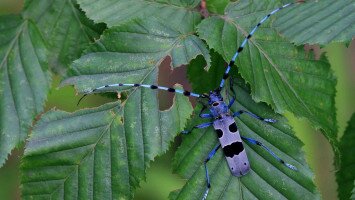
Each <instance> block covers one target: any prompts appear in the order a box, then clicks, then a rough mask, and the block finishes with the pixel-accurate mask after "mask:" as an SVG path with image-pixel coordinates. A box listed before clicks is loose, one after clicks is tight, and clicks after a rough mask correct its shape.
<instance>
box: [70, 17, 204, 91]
mask: <svg viewBox="0 0 355 200" xmlns="http://www.w3.org/2000/svg"><path fill="white" fill-rule="evenodd" d="M182 27H183V26H182ZM122 41H124V42H122ZM89 51H94V52H93V53H88V54H87V55H85V56H82V57H81V58H80V59H78V60H76V61H75V62H74V64H73V67H72V70H71V75H72V77H70V78H68V79H66V80H65V81H64V82H63V84H75V86H76V87H77V89H78V90H79V91H80V92H85V91H88V90H90V89H93V88H96V87H99V86H102V85H107V84H113V83H145V84H154V83H156V79H157V73H158V66H159V65H160V63H161V62H162V60H163V59H164V58H165V57H166V56H170V57H171V60H172V66H173V67H178V66H181V65H183V64H187V63H188V62H189V61H190V60H192V59H193V58H195V57H196V56H197V55H204V57H205V59H206V60H208V63H209V60H210V57H209V54H208V50H207V48H206V46H205V44H204V43H203V42H202V41H201V40H200V39H199V38H198V37H196V36H195V35H192V34H191V33H190V32H186V33H184V32H179V31H178V30H176V29H173V27H169V26H168V25H164V24H162V23H161V22H160V21H159V20H149V21H142V20H134V21H132V22H131V23H129V24H126V25H122V26H119V27H113V28H111V29H108V30H107V31H106V32H105V33H104V35H103V36H102V38H101V39H100V40H99V41H97V42H96V44H95V45H93V46H92V47H91V48H90V50H89ZM208 66H209V65H208ZM147 77H150V78H149V79H150V80H149V81H146V79H147ZM114 89H115V90H117V88H114Z"/></svg>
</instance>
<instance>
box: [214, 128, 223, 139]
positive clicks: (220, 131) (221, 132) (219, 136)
mask: <svg viewBox="0 0 355 200" xmlns="http://www.w3.org/2000/svg"><path fill="white" fill-rule="evenodd" d="M216 133H217V136H218V138H221V137H222V136H223V131H222V130H221V129H216Z"/></svg>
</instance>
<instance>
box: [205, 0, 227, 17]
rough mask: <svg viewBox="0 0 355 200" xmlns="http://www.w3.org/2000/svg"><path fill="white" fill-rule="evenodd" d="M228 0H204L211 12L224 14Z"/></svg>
mask: <svg viewBox="0 0 355 200" xmlns="http://www.w3.org/2000/svg"><path fill="white" fill-rule="evenodd" d="M228 3H229V0H206V4H207V9H208V11H209V12H211V13H218V14H222V15H223V14H224V9H225V8H226V6H227V4H228Z"/></svg>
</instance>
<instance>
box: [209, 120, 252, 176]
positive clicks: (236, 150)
mask: <svg viewBox="0 0 355 200" xmlns="http://www.w3.org/2000/svg"><path fill="white" fill-rule="evenodd" d="M213 127H214V129H215V130H216V133H217V136H218V139H219V142H220V143H221V146H222V148H223V152H224V155H225V156H226V159H227V162H228V165H229V169H230V170H231V172H232V174H233V175H234V176H238V177H240V176H243V175H245V174H247V173H248V172H249V170H250V164H249V160H248V157H247V154H246V152H245V149H244V146H243V143H242V139H241V137H240V134H239V130H238V128H237V125H236V123H235V120H234V118H233V117H231V116H224V117H222V118H221V119H218V120H215V121H214V122H213Z"/></svg>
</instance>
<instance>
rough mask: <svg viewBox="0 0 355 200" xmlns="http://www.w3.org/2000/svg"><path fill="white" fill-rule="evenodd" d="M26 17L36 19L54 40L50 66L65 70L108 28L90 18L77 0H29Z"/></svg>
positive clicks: (49, 42)
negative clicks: (78, 4) (80, 7)
mask: <svg viewBox="0 0 355 200" xmlns="http://www.w3.org/2000/svg"><path fill="white" fill-rule="evenodd" d="M23 17H24V18H26V19H31V20H33V21H35V22H36V24H37V25H38V27H39V29H40V30H41V32H42V34H43V35H44V38H45V40H46V41H47V43H48V44H50V50H51V60H50V66H51V68H53V70H54V71H56V72H58V73H61V74H63V73H64V72H65V71H66V70H67V68H68V66H69V64H70V63H71V62H72V61H73V60H75V59H77V58H79V57H80V55H81V53H82V51H83V50H84V49H85V48H87V46H88V45H89V43H92V42H94V40H95V38H99V35H100V34H101V33H102V31H103V29H104V28H105V26H104V25H95V24H94V23H93V22H92V21H91V20H89V19H87V18H86V17H85V14H84V13H83V12H82V11H81V10H79V8H78V6H77V5H76V3H75V0H65V1H63V0H51V1H42V0H26V1H25V6H24V11H23Z"/></svg>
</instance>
